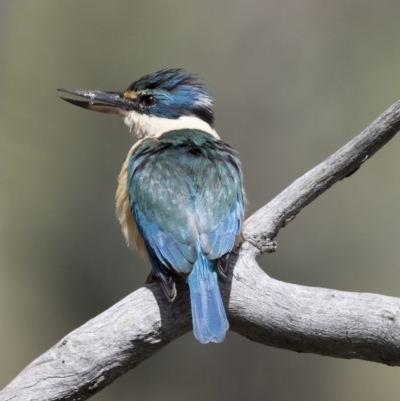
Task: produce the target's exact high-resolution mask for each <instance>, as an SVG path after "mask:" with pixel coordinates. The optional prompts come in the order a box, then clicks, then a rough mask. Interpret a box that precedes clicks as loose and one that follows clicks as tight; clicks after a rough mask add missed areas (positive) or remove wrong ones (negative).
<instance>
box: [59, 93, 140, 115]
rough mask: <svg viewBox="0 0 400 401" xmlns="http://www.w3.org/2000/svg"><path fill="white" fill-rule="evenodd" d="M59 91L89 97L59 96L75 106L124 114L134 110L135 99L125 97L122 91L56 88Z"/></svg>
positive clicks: (101, 111)
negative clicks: (79, 98) (82, 98)
mask: <svg viewBox="0 0 400 401" xmlns="http://www.w3.org/2000/svg"><path fill="white" fill-rule="evenodd" d="M57 90H58V91H59V92H65V93H70V94H71V95H76V96H80V97H84V98H86V99H90V101H85V100H75V99H68V98H65V97H61V99H62V100H65V101H66V102H68V103H71V104H74V105H75V106H79V107H82V108H84V109H88V110H93V111H98V112H100V113H109V114H110V113H111V114H118V115H120V116H125V115H126V114H127V112H128V111H131V110H134V109H135V108H136V107H135V103H136V102H135V100H130V99H126V98H125V97H124V95H123V93H122V92H102V91H91V90H87V89H57Z"/></svg>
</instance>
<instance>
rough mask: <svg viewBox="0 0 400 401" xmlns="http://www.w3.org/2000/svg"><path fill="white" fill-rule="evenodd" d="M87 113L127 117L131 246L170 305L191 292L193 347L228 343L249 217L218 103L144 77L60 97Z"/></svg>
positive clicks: (166, 72) (194, 85)
mask: <svg viewBox="0 0 400 401" xmlns="http://www.w3.org/2000/svg"><path fill="white" fill-rule="evenodd" d="M58 90H59V91H61V92H64V93H68V94H70V95H75V96H77V97H81V98H84V99H88V100H82V99H79V100H77V99H73V98H69V97H61V99H63V100H65V101H67V102H69V103H71V104H73V105H75V106H79V107H82V108H84V109H87V110H92V111H96V112H100V113H107V114H116V115H118V116H119V117H122V119H123V121H124V123H125V125H126V126H127V127H128V129H129V131H130V133H131V134H132V135H133V137H134V139H136V142H135V143H134V144H133V146H132V147H131V149H130V151H129V152H128V156H127V159H126V161H125V163H124V164H123V167H122V170H121V173H120V174H119V177H118V187H117V193H116V212H117V217H118V219H119V222H120V224H121V227H122V232H123V234H124V236H125V239H126V241H127V244H128V246H130V247H132V248H136V250H137V251H138V252H139V253H140V254H141V255H144V256H147V257H148V259H149V260H150V263H151V266H152V273H151V274H152V275H153V276H154V279H155V280H156V281H158V282H159V283H160V284H161V287H162V289H163V291H164V293H165V296H166V298H167V299H168V301H169V302H173V301H174V299H175V298H176V296H177V289H176V281H177V279H179V276H181V277H182V278H183V280H184V281H185V282H186V283H187V284H188V286H189V292H190V303H191V313H192V324H193V332H194V336H195V338H196V339H197V340H198V341H199V342H200V343H202V344H206V343H210V342H214V343H220V342H222V341H223V340H224V338H225V335H226V332H227V330H228V329H229V322H228V319H227V315H226V311H225V308H224V304H223V301H222V297H221V292H220V289H219V285H218V276H219V274H220V273H222V274H223V273H224V269H225V268H226V265H227V263H226V261H227V260H228V258H229V254H230V252H231V251H232V250H233V249H234V248H235V247H238V246H239V245H240V243H241V241H242V229H243V219H244V210H245V192H244V188H243V173H242V165H241V162H240V160H239V157H238V153H237V151H236V150H234V149H233V148H232V147H231V146H230V145H228V144H227V143H225V142H223V141H222V140H221V139H220V137H219V135H218V134H217V132H216V130H215V124H214V113H213V110H212V106H213V103H214V98H213V97H212V96H211V94H210V93H209V92H208V90H207V88H206V86H205V84H204V82H203V80H202V79H201V78H200V77H199V76H198V75H196V74H190V73H188V72H187V71H186V70H184V69H181V68H175V69H162V70H159V71H156V72H154V73H151V74H148V75H145V76H143V77H142V78H140V79H138V80H137V81H135V82H133V83H132V84H131V85H129V86H128V88H127V89H126V90H125V91H123V92H107V91H99V90H86V89H58Z"/></svg>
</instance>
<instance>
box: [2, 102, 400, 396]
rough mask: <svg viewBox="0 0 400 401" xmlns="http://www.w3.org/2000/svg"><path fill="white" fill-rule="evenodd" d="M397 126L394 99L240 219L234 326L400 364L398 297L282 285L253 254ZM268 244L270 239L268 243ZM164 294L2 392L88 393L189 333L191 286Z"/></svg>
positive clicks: (147, 291) (120, 311)
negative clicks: (170, 298)
mask: <svg viewBox="0 0 400 401" xmlns="http://www.w3.org/2000/svg"><path fill="white" fill-rule="evenodd" d="M399 129H400V102H397V103H395V104H394V105H393V106H391V107H390V108H389V109H388V110H387V111H386V112H384V113H383V114H382V115H381V116H380V117H379V118H378V119H377V120H376V121H375V122H373V123H372V124H371V125H370V126H369V127H368V128H366V129H365V130H364V131H363V132H362V133H361V134H360V135H358V136H357V137H356V138H354V139H353V140H352V141H350V142H349V143H348V144H347V145H345V146H344V147H343V148H341V149H340V150H338V151H337V152H336V153H334V154H333V155H332V156H330V157H329V158H328V159H326V160H325V161H324V162H322V163H321V164H319V165H318V166H317V167H315V168H314V169H312V170H310V171H309V172H308V173H306V174H305V175H303V176H302V177H300V178H299V179H298V180H296V181H295V182H294V183H293V184H291V185H290V186H289V187H288V188H286V189H285V190H284V191H283V192H282V193H281V194H279V195H278V196H277V197H276V198H275V199H273V200H272V201H271V202H269V203H268V204H267V205H266V206H264V207H263V208H261V209H260V210H259V211H257V212H256V213H255V214H253V215H252V216H251V217H250V218H249V219H248V220H247V221H246V226H245V227H246V230H245V239H246V241H245V243H244V244H243V245H242V247H241V248H240V250H239V251H238V252H237V253H233V254H232V255H231V260H230V262H231V263H230V268H229V273H228V276H227V277H226V278H222V279H221V282H220V287H221V292H222V295H223V298H224V301H225V305H226V307H227V312H228V317H229V321H230V323H231V329H232V330H234V331H236V332H237V333H239V334H242V335H244V336H245V337H247V338H249V339H251V340H253V341H257V342H260V343H262V344H266V345H271V346H275V347H279V348H284V349H289V350H293V351H297V352H312V353H316V354H320V355H328V356H333V357H338V358H358V359H364V360H369V361H375V362H381V363H386V364H388V365H393V366H394V365H396V366H400V299H397V298H392V297H386V296H381V295H374V294H360V293H348V292H340V291H335V290H328V289H322V288H309V287H304V286H299V285H294V284H288V283H283V282H280V281H277V280H274V279H272V278H270V277H269V276H268V275H266V274H265V273H264V272H263V271H262V270H261V269H260V268H259V267H258V265H257V263H256V261H255V259H256V257H258V256H259V255H260V253H262V252H264V251H270V250H273V248H274V246H273V244H272V243H271V241H272V239H273V238H274V237H275V236H276V235H277V233H278V231H279V230H280V228H281V227H283V226H284V225H285V224H287V222H289V221H291V220H292V219H293V217H294V216H295V215H296V214H297V213H299V212H300V210H301V209H302V208H304V207H305V206H306V205H308V204H309V203H310V202H312V201H313V200H314V199H315V198H316V197H317V196H319V195H321V194H322V193H323V192H325V191H326V190H327V189H328V188H330V187H331V186H332V185H333V184H334V183H336V182H338V181H339V180H341V179H343V178H344V177H346V176H348V175H350V174H352V173H353V172H354V171H356V170H357V169H358V168H359V167H360V166H361V164H362V163H364V162H365V161H366V160H367V159H368V158H370V157H371V156H372V155H373V154H374V153H375V152H376V151H378V150H379V149H380V148H381V147H382V146H383V145H384V144H386V143H387V142H388V141H389V140H390V139H391V138H393V136H394V135H395V134H396V132H397V131H398V130H399ZM271 244H272V245H271ZM178 287H179V288H178V294H179V295H178V297H177V299H176V300H175V302H174V303H173V304H170V303H169V302H168V301H166V299H165V297H164V296H163V294H162V291H161V290H160V287H159V285H158V284H157V283H154V284H149V285H146V286H145V287H142V288H140V289H139V290H137V291H135V292H134V293H132V294H131V295H129V296H128V297H126V298H124V299H123V300H122V301H120V302H119V303H117V304H116V305H114V306H113V307H111V308H110V309H108V310H106V311H105V312H104V313H102V314H101V315H99V316H97V317H95V318H94V319H92V320H90V321H89V322H87V323H86V324H84V325H83V326H81V327H80V328H78V329H77V330H75V331H73V332H72V333H70V334H68V335H67V336H66V337H65V338H64V339H62V340H61V341H60V342H59V343H58V344H56V345H55V346H54V347H53V348H51V349H50V350H48V351H47V352H46V353H44V354H43V355H42V356H40V357H39V358H37V359H36V360H35V361H33V362H32V363H31V364H30V365H29V366H28V367H27V368H25V369H24V370H23V371H22V372H21V373H20V374H19V375H18V376H17V378H16V379H14V380H13V381H12V382H11V383H10V384H9V385H8V386H7V387H6V388H5V389H4V390H3V391H2V392H1V393H0V400H1V401H9V400H14V401H16V400H21V401H22V400H24V401H26V400H37V401H43V400H68V401H72V400H86V399H87V398H89V397H90V396H91V395H93V394H95V393H96V392H98V391H99V390H101V389H102V388H104V387H105V386H107V385H108V384H110V383H111V382H112V381H114V380H115V379H116V378H117V377H119V376H121V375H122V374H124V373H125V372H127V371H128V370H129V369H132V368H134V367H136V366H137V365H138V364H140V363H141V362H142V361H143V360H145V359H147V358H149V357H150V356H152V355H153V354H154V353H156V352H157V351H159V350H160V349H162V348H163V347H164V346H165V345H167V344H168V343H169V342H171V341H173V340H175V339H176V338H178V337H179V336H181V335H183V334H184V333H186V332H188V331H190V330H191V316H190V304H189V296H188V290H187V288H186V285H185V284H184V283H179V284H178Z"/></svg>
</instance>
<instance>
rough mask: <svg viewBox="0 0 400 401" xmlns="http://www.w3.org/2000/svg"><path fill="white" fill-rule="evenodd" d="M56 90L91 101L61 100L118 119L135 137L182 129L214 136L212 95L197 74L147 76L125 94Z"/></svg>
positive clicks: (173, 72) (162, 72)
mask: <svg viewBox="0 0 400 401" xmlns="http://www.w3.org/2000/svg"><path fill="white" fill-rule="evenodd" d="M59 91H61V92H66V93H70V94H73V95H77V96H81V97H84V98H87V99H90V100H89V101H84V100H75V99H67V98H62V99H64V100H66V101H67V102H69V103H72V104H74V105H76V106H80V107H83V108H85V109H88V110H93V111H98V112H100V113H111V114H117V115H119V116H121V117H122V118H123V119H124V122H125V124H126V125H127V126H128V128H129V130H130V131H131V133H132V134H134V135H135V136H137V137H138V138H144V137H157V136H159V135H161V134H162V133H164V132H166V131H171V130H174V129H183V128H194V129H201V130H203V131H206V132H209V133H211V134H212V135H214V136H217V134H216V132H215V130H214V115H213V112H212V109H211V106H212V103H213V98H212V96H211V95H210V94H209V93H208V92H207V90H206V88H205V86H204V84H203V83H202V81H201V80H200V79H199V78H198V77H197V76H196V75H192V74H189V73H187V72H185V71H184V70H182V69H164V70H160V71H157V72H154V73H153V74H149V75H146V76H144V77H142V78H140V79H139V80H137V81H135V82H133V83H132V84H131V85H129V86H128V88H127V89H126V90H125V91H124V92H103V91H97V90H86V89H59Z"/></svg>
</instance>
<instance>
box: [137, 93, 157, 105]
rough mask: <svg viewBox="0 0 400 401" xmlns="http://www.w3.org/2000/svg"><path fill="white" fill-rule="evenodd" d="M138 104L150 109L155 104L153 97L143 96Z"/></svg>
mask: <svg viewBox="0 0 400 401" xmlns="http://www.w3.org/2000/svg"><path fill="white" fill-rule="evenodd" d="M140 103H141V104H142V105H143V106H145V107H150V106H153V105H154V104H155V103H156V98H155V97H154V96H153V95H143V96H142V97H141V98H140Z"/></svg>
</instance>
